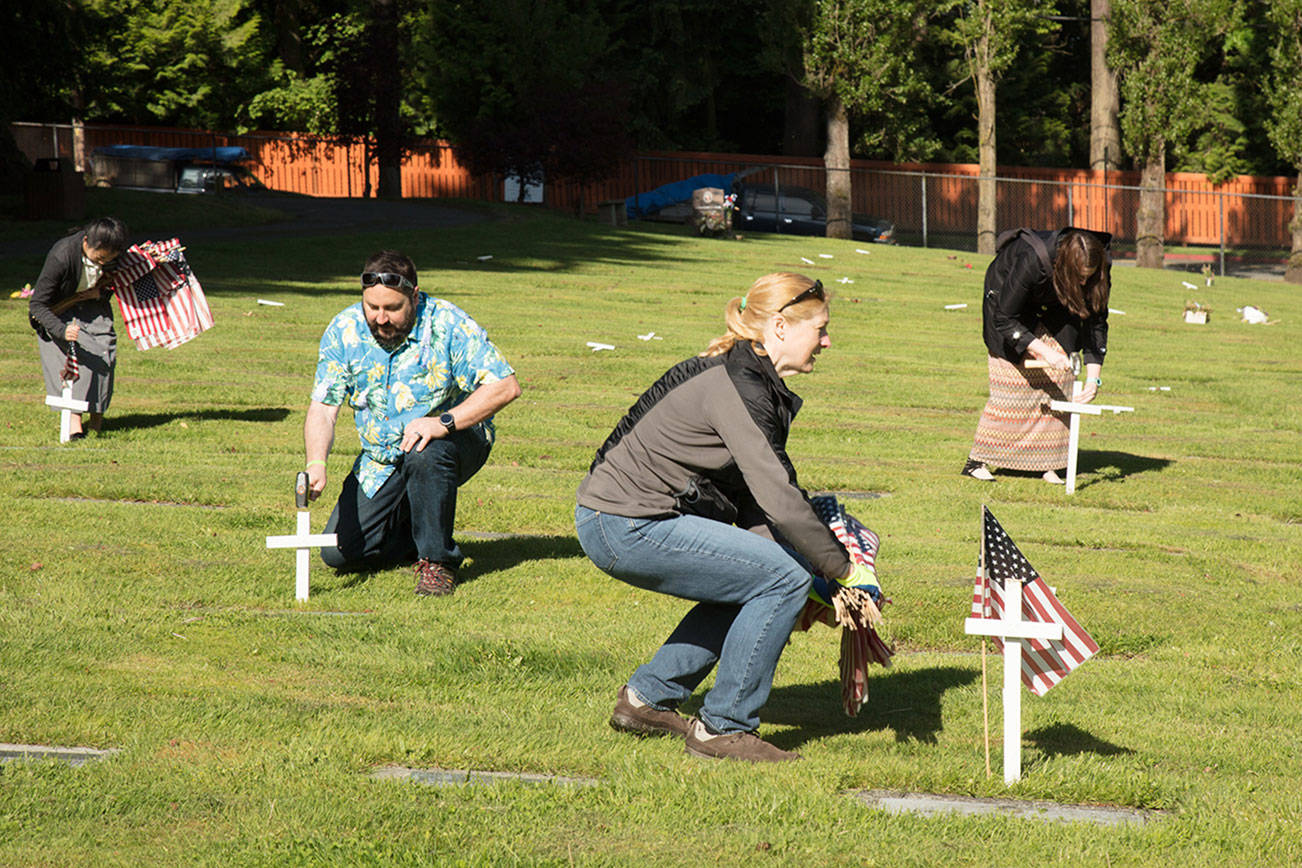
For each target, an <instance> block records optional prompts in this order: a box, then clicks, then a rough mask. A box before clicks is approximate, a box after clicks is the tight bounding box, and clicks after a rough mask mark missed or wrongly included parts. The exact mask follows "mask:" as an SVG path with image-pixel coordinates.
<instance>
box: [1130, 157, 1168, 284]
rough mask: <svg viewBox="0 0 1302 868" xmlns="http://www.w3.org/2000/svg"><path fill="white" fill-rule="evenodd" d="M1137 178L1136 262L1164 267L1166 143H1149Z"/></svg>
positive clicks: (1145, 265)
mask: <svg viewBox="0 0 1302 868" xmlns="http://www.w3.org/2000/svg"><path fill="white" fill-rule="evenodd" d="M1152 149H1153V150H1152V152H1151V155H1150V156H1149V158H1148V159H1147V160H1146V161H1145V162H1144V165H1143V167H1142V170H1141V173H1140V178H1139V211H1138V212H1136V214H1135V237H1136V241H1135V248H1136V256H1135V264H1136V265H1138V266H1139V267H1140V268H1161V267H1162V266H1163V264H1164V263H1163V255H1162V254H1163V250H1162V244H1163V239H1164V238H1165V237H1166V143H1165V142H1164V141H1162V140H1161V139H1159V140H1158V141H1156V142H1153V143H1152Z"/></svg>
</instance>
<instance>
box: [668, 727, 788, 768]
mask: <svg viewBox="0 0 1302 868" xmlns="http://www.w3.org/2000/svg"><path fill="white" fill-rule="evenodd" d="M686 741H687V752H688V753H689V754H691V755H692V756H699V757H706V758H707V759H730V760H742V761H744V762H750V763H781V762H790V761H791V760H798V759H801V756H800V754H798V753H795V752H793V751H786V750H782V749H781V748H777V747H774V746H773V745H771V744H769V743H768V742H767V741H765V740H764V739H762V738H760V737H759V736H758V735H756V734H755V733H753V732H725V733H723V734H721V735H715V734H713V733H712V732H710V731H709V730H708V729H706V728H705V724H704V723H702V722H701V721H700V719H699V718H692V721H691V724H690V726H689V728H688V730H687V739H686Z"/></svg>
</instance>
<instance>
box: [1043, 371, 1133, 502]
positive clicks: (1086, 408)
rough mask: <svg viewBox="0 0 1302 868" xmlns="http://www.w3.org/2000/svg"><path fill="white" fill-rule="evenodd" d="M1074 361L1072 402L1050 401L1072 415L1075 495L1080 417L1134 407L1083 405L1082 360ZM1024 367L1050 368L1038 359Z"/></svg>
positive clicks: (1070, 462)
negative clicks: (1081, 394) (1081, 400)
mask: <svg viewBox="0 0 1302 868" xmlns="http://www.w3.org/2000/svg"><path fill="white" fill-rule="evenodd" d="M1071 361H1072V374H1073V378H1072V383H1071V397H1072V400H1070V401H1050V402H1049V409H1050V410H1054V411H1056V412H1058V413H1070V414H1071V422H1070V423H1069V426H1068V429H1067V430H1068V434H1067V493H1068V494H1073V493H1075V491H1076V456H1077V453H1078V452H1079V448H1080V417H1081V414H1088V415H1090V416H1102V415H1103V411H1104V410H1108V411H1110V412H1111V413H1112V414H1113V415H1116V414H1117V413H1132V412H1134V409H1135V408H1134V407H1122V406H1120V405H1117V404H1082V403H1080V402H1079V401H1077V400H1076V398H1078V397H1079V396H1080V393H1081V388H1082V387H1081V383H1080V379H1079V377H1080V371H1081V358H1080V355H1079V354H1075V353H1073V354H1072V356H1071ZM1023 367H1026V368H1048V367H1049V364H1048V363H1047V362H1042V361H1040V360H1038V359H1032V360H1031V361H1028V362H1026V363H1025V364H1024V365H1023Z"/></svg>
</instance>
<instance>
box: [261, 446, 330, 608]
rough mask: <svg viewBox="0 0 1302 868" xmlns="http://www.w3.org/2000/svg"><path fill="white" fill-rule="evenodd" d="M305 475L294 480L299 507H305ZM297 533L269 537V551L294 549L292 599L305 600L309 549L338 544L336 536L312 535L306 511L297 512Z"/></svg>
mask: <svg viewBox="0 0 1302 868" xmlns="http://www.w3.org/2000/svg"><path fill="white" fill-rule="evenodd" d="M307 485H308V481H307V474H306V473H302V472H300V473H299V474H298V477H297V479H296V480H295V489H294V495H295V500H296V502H297V504H298V505H299V506H306V505H307V502H308V501H307ZM296 530H297V531H298V532H297V533H295V534H294V535H293V536H269V537H267V548H269V549H296V550H297V551H296V556H295V561H294V599H296V600H306V599H307V595H308V570H309V565H310V554H311V553H310V552H309V551H308V550H309V549H312V548H320V547H321V546H334V545H338V544H339V536H338V534H333V533H312V532H311V531H312V521H311V516H310V514H309V513H308V511H307V510H306V509H300V510H299V511H298V525H297V527H296Z"/></svg>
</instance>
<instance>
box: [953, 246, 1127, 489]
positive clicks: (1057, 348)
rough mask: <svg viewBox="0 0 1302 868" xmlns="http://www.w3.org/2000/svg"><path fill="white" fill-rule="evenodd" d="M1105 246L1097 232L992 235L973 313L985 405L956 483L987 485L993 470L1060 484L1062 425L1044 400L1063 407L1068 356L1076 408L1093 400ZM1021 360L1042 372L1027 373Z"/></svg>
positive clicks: (1103, 333) (1107, 275) (1104, 325)
mask: <svg viewBox="0 0 1302 868" xmlns="http://www.w3.org/2000/svg"><path fill="white" fill-rule="evenodd" d="M1111 240H1112V236H1111V235H1109V234H1108V233H1106V232H1093V231H1090V230H1087V229H1075V228H1070V227H1069V228H1066V229H1060V230H1058V231H1056V232H1042V231H1035V230H1030V229H1018V230H1014V231H1012V232H1007V233H1005V234H1004V235H1002V236H1000V239H999V246H998V253H997V254H996V255H995V259H994V261H993V262H991V263H990V267H989V268H988V269H987V270H986V279H985V300H984V303H983V304H982V310H981V314H982V325H983V333H984V337H985V343H986V349H987V351H988V352H989V359H988V362H987V365H988V369H989V375H990V399H989V400H988V401H987V402H986V406H985V409H984V410H983V411H982V413H981V421H980V422H979V423H978V424H977V431H976V437H975V438H974V441H973V444H972V451H971V452H970V453H969V454H968V459H967V464H966V465H964V467H963V475H965V476H971V477H972V478H974V479H982V480H991V479H994V474H993V473H992V472H991V468H992V467H996V468H1005V469H1008V470H1020V471H1031V472H1035V473H1041V474H1043V478H1044V479H1045V481H1047V482H1053V483H1061V482H1063V479H1062V477H1061V476H1059V475H1058V472H1057V471H1058V470H1060V469H1063V468H1065V467H1066V466H1067V448H1068V434H1069V429H1068V421H1067V417H1066V414H1059V413H1055V412H1053V411H1051V410H1050V409H1049V402H1050V401H1054V400H1070V399H1071V392H1072V381H1073V374H1072V364H1071V359H1070V358H1069V356H1070V355H1071V354H1073V353H1076V352H1080V353H1082V355H1083V356H1084V360H1085V384H1084V388H1083V389H1082V390H1081V393H1080V394H1079V395H1078V396H1076V398H1075V400H1076V401H1078V402H1081V403H1088V402H1089V401H1092V400H1093V399H1094V396H1095V395H1096V394H1097V393H1098V388H1099V386H1101V385H1102V384H1103V380H1102V379H1101V377H1100V374H1101V373H1102V370H1103V357H1104V355H1105V354H1106V353H1107V349H1108V295H1109V292H1110V290H1111V283H1112V279H1111V273H1112V259H1111V256H1110V254H1109V252H1108V245H1109V243H1110V242H1111ZM1028 359H1037V360H1039V361H1041V362H1044V363H1046V364H1047V365H1048V367H1044V368H1030V369H1028V368H1026V367H1025V366H1024V363H1025V361H1027V360H1028Z"/></svg>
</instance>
